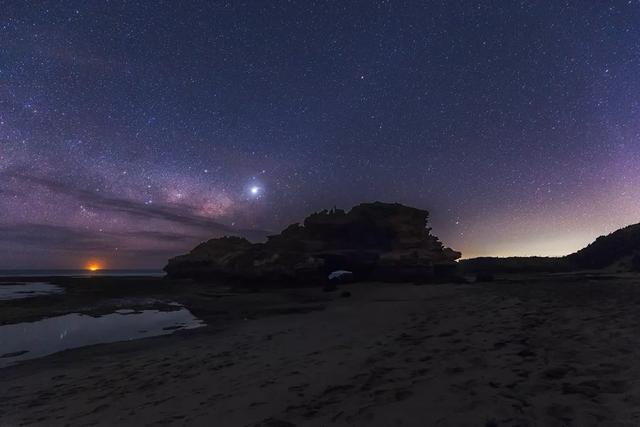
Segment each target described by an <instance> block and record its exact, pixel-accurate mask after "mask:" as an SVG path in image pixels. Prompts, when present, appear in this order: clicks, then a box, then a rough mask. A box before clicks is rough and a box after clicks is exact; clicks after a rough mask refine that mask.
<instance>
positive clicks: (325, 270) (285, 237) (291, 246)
mask: <svg viewBox="0 0 640 427" xmlns="http://www.w3.org/2000/svg"><path fill="white" fill-rule="evenodd" d="M428 218H429V213H428V212H427V211H426V210H421V209H416V208H411V207H407V206H403V205H401V204H397V203H395V204H390V203H380V202H375V203H364V204H361V205H358V206H355V207H354V208H353V209H351V210H350V211H349V212H345V211H343V210H340V209H334V210H331V211H327V210H324V211H321V212H318V213H314V214H312V215H310V216H308V217H307V218H306V219H305V220H304V222H303V224H292V225H290V226H288V227H287V228H285V229H284V230H283V231H282V233H280V234H278V235H274V236H269V237H268V240H267V242H266V243H256V244H251V243H250V242H248V241H247V240H245V239H242V238H239V237H223V238H221V239H212V240H209V241H208V242H206V243H202V244H200V245H198V246H197V247H196V248H195V249H194V250H192V251H191V252H190V253H189V254H186V255H181V256H178V257H175V258H172V259H171V260H169V263H168V265H167V266H166V267H165V271H166V272H167V274H168V275H169V276H170V277H191V278H206V279H229V280H237V281H241V282H244V283H247V282H253V281H256V282H260V283H263V284H267V283H276V284H282V285H286V284H288V283H309V284H311V283H324V282H326V281H327V276H328V275H329V274H330V273H331V272H335V271H337V270H347V271H349V272H351V273H352V275H353V279H354V280H365V279H366V280H380V281H391V282H406V281H413V280H421V281H424V280H433V279H436V278H439V277H446V276H448V275H452V274H454V272H455V268H456V262H455V260H456V259H458V258H459V257H460V253H459V252H456V251H454V250H452V249H449V248H446V247H444V246H443V245H442V243H440V241H439V240H438V239H437V238H436V237H435V236H433V235H431V233H430V231H431V229H430V228H428V227H427V221H428Z"/></svg>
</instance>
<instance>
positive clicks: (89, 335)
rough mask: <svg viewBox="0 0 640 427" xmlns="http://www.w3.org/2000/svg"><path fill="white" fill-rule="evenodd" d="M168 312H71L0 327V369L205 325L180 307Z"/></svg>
mask: <svg viewBox="0 0 640 427" xmlns="http://www.w3.org/2000/svg"><path fill="white" fill-rule="evenodd" d="M174 307H176V308H177V309H175V310H171V311H159V310H141V311H136V310H118V311H116V312H114V313H111V314H107V315H104V316H97V317H93V316H89V315H86V314H78V313H72V314H67V315H64V316H57V317H49V318H46V319H42V320H38V321H36V322H24V323H17V324H14V325H4V326H0V367H4V366H8V365H11V364H14V363H16V362H19V361H22V360H27V359H34V358H37V357H42V356H46V355H48V354H52V353H56V352H59V351H62V350H67V349H70V348H77V347H83V346H88V345H93V344H101V343H110V342H115V341H127V340H133V339H139V338H145V337H152V336H157V335H166V334H171V333H173V332H175V331H176V330H182V329H194V328H198V327H201V326H205V324H204V322H202V321H201V320H199V319H197V318H196V317H195V316H193V315H192V314H191V312H190V311H189V310H187V309H186V308H184V307H181V306H174Z"/></svg>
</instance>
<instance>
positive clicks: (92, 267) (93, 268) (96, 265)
mask: <svg viewBox="0 0 640 427" xmlns="http://www.w3.org/2000/svg"><path fill="white" fill-rule="evenodd" d="M86 269H87V270H89V271H98V270H102V265H100V263H98V262H95V261H92V262H90V263H88V264H87V266H86Z"/></svg>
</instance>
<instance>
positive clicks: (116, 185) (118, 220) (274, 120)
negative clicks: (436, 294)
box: [0, 0, 640, 268]
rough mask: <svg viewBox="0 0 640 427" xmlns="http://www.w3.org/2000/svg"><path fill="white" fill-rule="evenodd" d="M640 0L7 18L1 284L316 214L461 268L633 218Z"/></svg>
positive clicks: (639, 113)
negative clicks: (366, 210)
mask: <svg viewBox="0 0 640 427" xmlns="http://www.w3.org/2000/svg"><path fill="white" fill-rule="evenodd" d="M639 22H640V2H638V1H635V0H634V1H628V2H627V1H620V2H604V1H603V2H600V1H598V2H588V1H583V2H580V1H576V2H562V1H546V0H545V1H539V2H536V1H521V2H517V1H495V2H470V1H461V2H455V1H442V2H436V1H431V2H430V1H418V0H416V1H412V2H409V1H373V0H367V1H361V2H359V1H344V0H341V1H326V0H323V1H310V0H300V1H287V2H285V1H273V2H272V1H255V2H240V1H238V2H233V1H231V2H222V1H203V2H197V1H190V2H183V3H181V6H180V5H179V2H174V1H166V2H160V1H127V2H124V1H122V2H121V1H108V2H107V1H105V2H99V1H91V2H87V1H77V2H73V1H52V2H22V1H5V2H2V7H1V11H0V41H1V43H0V268H82V267H83V266H84V265H86V264H87V262H89V261H90V260H98V261H100V262H101V263H102V264H103V266H105V267H109V268H132V267H144V268H160V267H162V266H163V265H164V262H165V261H166V259H167V257H169V256H171V255H174V254H177V253H181V252H184V251H186V250H188V249H190V248H191V247H192V246H193V245H194V244H196V243H198V242H200V241H202V240H205V239H207V238H210V237H217V236H220V235H224V234H238V233H239V234H241V235H245V236H249V237H251V238H254V239H256V238H260V237H262V236H264V235H265V234H266V233H272V232H277V231H280V230H281V229H282V228H283V227H284V226H286V225H287V224H289V223H291V222H296V221H299V220H301V219H302V218H303V217H304V216H306V215H307V214H309V213H310V212H312V211H316V210H320V209H323V208H332V207H334V206H337V207H342V208H349V207H351V206H353V205H355V204H357V203H361V202H367V201H374V200H381V201H388V202H395V201H397V202H401V203H405V204H408V205H412V206H416V207H420V208H426V209H429V210H430V211H431V213H432V226H433V232H434V234H436V235H438V236H439V237H440V238H441V240H443V241H444V242H445V244H447V245H448V246H451V247H453V248H455V249H457V250H461V251H462V252H463V254H464V256H465V257H472V256H478V255H501V256H506V255H531V254H538V255H557V254H566V253H569V252H571V251H573V250H575V249H578V248H579V247H581V246H583V245H584V244H586V243H588V242H589V241H591V240H592V239H593V238H595V237H596V236H597V235H599V234H603V233H607V232H610V231H613V230H614V229H616V228H619V227H620V226H623V225H627V224H631V223H636V222H639V221H640V141H639V140H638V139H639V137H640V133H639V132H640V121H639V119H640V104H639V101H640V25H639V24H638V23H639Z"/></svg>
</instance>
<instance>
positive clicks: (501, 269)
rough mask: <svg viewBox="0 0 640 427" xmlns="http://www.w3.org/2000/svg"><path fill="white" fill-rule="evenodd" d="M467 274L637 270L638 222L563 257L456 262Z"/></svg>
mask: <svg viewBox="0 0 640 427" xmlns="http://www.w3.org/2000/svg"><path fill="white" fill-rule="evenodd" d="M459 264H460V268H461V270H462V271H463V272H464V273H466V274H496V273H497V274H506V273H558V272H566V271H577V270H601V269H605V268H608V269H613V270H615V271H638V272H640V224H635V225H630V226H628V227H625V228H621V229H619V230H617V231H614V232H613V233H611V234H608V235H606V236H600V237H598V238H597V239H596V240H595V241H594V242H593V243H591V244H590V245H588V246H587V247H585V248H583V249H580V250H579V251H577V252H575V253H572V254H570V255H567V256H564V257H510V258H493V257H484V258H472V259H467V260H462V261H460V262H459Z"/></svg>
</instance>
